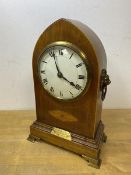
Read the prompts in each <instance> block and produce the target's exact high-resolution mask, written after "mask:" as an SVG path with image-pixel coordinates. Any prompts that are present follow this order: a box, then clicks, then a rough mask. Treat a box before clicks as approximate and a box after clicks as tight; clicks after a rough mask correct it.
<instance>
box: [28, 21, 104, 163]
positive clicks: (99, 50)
mask: <svg viewBox="0 0 131 175" xmlns="http://www.w3.org/2000/svg"><path fill="white" fill-rule="evenodd" d="M57 41H66V42H69V43H72V44H73V45H75V46H77V47H78V48H79V49H80V50H81V51H82V52H84V54H85V55H86V58H87V60H88V62H89V68H90V78H91V82H90V86H89V88H88V90H87V92H86V93H85V94H84V95H83V96H81V97H79V99H77V100H74V101H68V102H67V101H59V100H57V99H55V98H53V97H51V96H50V95H49V94H48V93H47V92H46V91H45V90H44V88H43V87H42V84H41V82H40V79H39V75H38V61H39V57H40V55H41V53H42V51H43V49H44V48H45V47H46V46H47V45H49V44H51V43H53V42H57ZM102 69H106V54H105V50H104V48H103V45H102V43H101V41H100V40H99V38H98V37H97V36H96V34H95V33H94V32H93V31H92V30H91V29H90V28H89V27H87V26H85V25H84V24H82V23H80V22H78V21H75V20H66V19H60V20H57V21H56V22H54V23H53V24H51V25H50V26H49V27H48V28H47V29H46V30H45V31H44V32H43V33H42V34H41V36H40V38H39V39H38V41H37V43H36V46H35V49H34V53H33V77H34V89H35V99H36V117H37V120H36V122H34V123H33V125H32V126H31V130H30V132H31V135H30V139H33V138H40V139H42V140H45V141H47V142H50V143H52V144H55V145H58V146H60V147H63V148H65V149H68V150H71V151H74V152H76V153H78V154H80V155H82V156H86V157H87V158H88V157H89V159H88V160H90V159H91V161H92V159H93V161H92V162H95V164H97V165H98V166H99V164H100V159H99V153H100V150H101V145H102V143H103V141H105V139H106V137H105V134H104V125H103V123H102V121H101V112H102V100H101V90H100V80H101V71H102ZM52 127H58V128H61V129H64V130H66V131H69V132H70V133H71V136H72V140H71V141H68V140H65V139H62V138H59V137H57V136H54V135H52V134H51V128H52ZM49 128H50V130H49Z"/></svg>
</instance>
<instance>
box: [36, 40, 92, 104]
mask: <svg viewBox="0 0 131 175" xmlns="http://www.w3.org/2000/svg"><path fill="white" fill-rule="evenodd" d="M55 46H65V47H68V48H70V49H72V50H73V51H74V52H76V53H77V54H78V55H79V56H80V57H81V59H82V60H83V62H84V63H85V65H86V70H87V73H88V81H87V83H86V86H85V88H84V90H83V91H82V92H81V93H80V94H79V95H78V96H77V97H75V98H72V99H61V98H57V97H55V96H53V95H51V93H49V92H48V91H47V90H46V89H45V88H44V86H43V83H42V81H41V77H40V70H39V68H40V66H39V65H40V60H41V58H42V55H43V54H44V53H45V52H46V51H47V50H48V49H49V48H51V47H55ZM37 68H38V77H39V80H40V82H41V84H42V87H43V89H44V90H45V92H46V93H48V95H49V96H51V97H52V98H53V99H56V100H59V101H64V102H66V101H67V102H71V101H74V100H77V99H79V98H80V97H81V96H83V95H84V94H85V93H86V92H87V90H88V88H89V85H90V81H91V66H90V65H89V61H88V59H87V57H86V55H85V54H84V52H83V51H82V50H81V49H79V48H78V47H77V46H75V45H74V44H72V43H70V42H67V41H56V42H53V43H51V44H49V45H47V46H46V47H45V48H44V49H43V51H42V52H41V54H40V56H39V58H38V66H37Z"/></svg>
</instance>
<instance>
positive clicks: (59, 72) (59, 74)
mask: <svg viewBox="0 0 131 175" xmlns="http://www.w3.org/2000/svg"><path fill="white" fill-rule="evenodd" d="M53 58H54V61H55V65H56V69H57V72H58V73H57V76H58V77H59V78H62V76H63V75H62V73H61V71H60V70H59V67H58V65H57V62H56V57H55V54H54V55H53Z"/></svg>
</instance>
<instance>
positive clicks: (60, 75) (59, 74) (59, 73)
mask: <svg viewBox="0 0 131 175" xmlns="http://www.w3.org/2000/svg"><path fill="white" fill-rule="evenodd" d="M53 58H54V61H55V65H56V69H57V72H58V73H57V76H58V77H59V78H63V79H64V80H65V81H67V82H68V83H70V85H71V86H73V87H75V88H76V89H77V86H76V85H75V84H74V83H73V82H72V81H69V80H67V78H65V77H64V76H63V74H62V73H61V71H60V69H59V67H58V65H57V62H56V57H55V54H53Z"/></svg>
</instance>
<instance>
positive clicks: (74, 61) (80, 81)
mask: <svg viewBox="0 0 131 175" xmlns="http://www.w3.org/2000/svg"><path fill="white" fill-rule="evenodd" d="M74 48H75V49H74ZM38 66H39V67H38V69H39V75H40V79H41V82H42V85H43V87H44V89H45V90H46V91H47V92H48V93H49V94H50V95H52V96H53V97H55V98H57V99H62V100H70V99H74V98H76V97H78V96H80V94H81V95H82V94H83V92H84V90H85V89H86V85H87V83H88V68H87V63H86V62H85V61H84V58H83V55H82V53H81V54H80V52H79V50H77V49H76V47H73V46H72V45H69V44H59V45H58V44H55V43H54V44H52V45H50V46H49V47H48V48H47V49H45V51H44V52H43V53H42V54H41V56H40V59H39V64H38Z"/></svg>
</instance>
